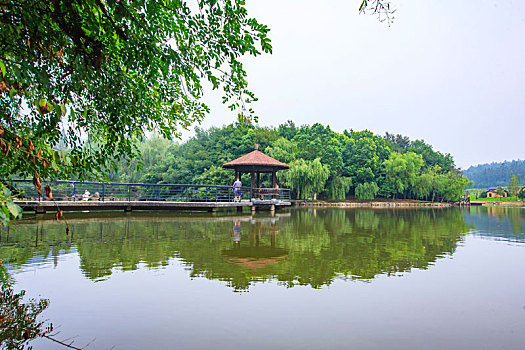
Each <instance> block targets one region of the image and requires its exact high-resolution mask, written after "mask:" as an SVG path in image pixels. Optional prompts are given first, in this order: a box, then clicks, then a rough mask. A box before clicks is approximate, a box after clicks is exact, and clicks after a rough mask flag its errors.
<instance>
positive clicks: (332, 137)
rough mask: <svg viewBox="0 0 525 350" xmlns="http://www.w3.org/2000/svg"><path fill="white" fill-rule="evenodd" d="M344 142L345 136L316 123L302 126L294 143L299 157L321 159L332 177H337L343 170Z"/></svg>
mask: <svg viewBox="0 0 525 350" xmlns="http://www.w3.org/2000/svg"><path fill="white" fill-rule="evenodd" d="M344 140H345V137H344V135H341V134H338V133H336V132H334V131H332V130H331V129H330V126H326V127H325V126H323V125H321V124H319V123H315V124H314V125H312V126H302V127H301V128H300V129H299V130H298V132H297V134H296V135H295V136H294V138H293V140H292V141H294V142H295V143H296V144H297V150H298V154H297V157H299V158H302V159H305V160H314V159H316V158H319V160H320V162H321V163H323V164H325V165H326V166H328V169H329V171H330V175H335V174H338V173H339V172H340V171H341V170H342V169H343V152H342V151H343V145H344Z"/></svg>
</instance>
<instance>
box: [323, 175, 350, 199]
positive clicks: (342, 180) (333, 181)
mask: <svg viewBox="0 0 525 350" xmlns="http://www.w3.org/2000/svg"><path fill="white" fill-rule="evenodd" d="M351 186H352V178H350V177H345V176H332V177H330V179H328V185H327V186H326V192H327V194H328V197H329V198H331V199H335V200H344V199H345V197H346V194H347V193H348V191H350V187H351Z"/></svg>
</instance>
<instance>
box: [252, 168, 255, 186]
mask: <svg viewBox="0 0 525 350" xmlns="http://www.w3.org/2000/svg"><path fill="white" fill-rule="evenodd" d="M252 188H255V173H254V172H252Z"/></svg>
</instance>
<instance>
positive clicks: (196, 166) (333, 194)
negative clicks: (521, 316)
mask: <svg viewBox="0 0 525 350" xmlns="http://www.w3.org/2000/svg"><path fill="white" fill-rule="evenodd" d="M254 144H259V145H260V146H259V149H260V150H261V151H263V152H265V153H266V154H268V155H269V156H271V157H274V158H275V159H277V160H280V161H282V162H284V163H287V164H288V165H290V169H289V170H285V171H280V172H278V173H277V175H278V182H279V185H280V186H281V187H286V188H290V189H292V192H293V196H294V197H295V198H298V199H308V198H312V199H328V200H344V199H345V198H348V197H352V196H355V197H356V198H358V199H363V200H365V199H374V198H376V197H384V198H412V199H423V200H432V201H456V200H457V199H458V198H459V196H460V195H461V194H463V191H464V189H465V188H466V187H467V186H468V184H469V181H468V179H467V178H466V177H464V176H462V174H461V172H460V171H459V170H458V169H457V168H456V167H455V164H454V160H453V158H452V156H451V155H450V154H443V153H441V152H438V151H435V150H434V149H433V148H432V146H431V145H429V144H427V143H425V142H424V141H423V140H415V141H411V140H410V139H409V138H408V137H404V136H402V135H392V134H388V133H387V134H386V135H385V136H384V137H381V136H378V135H375V134H374V133H372V132H371V131H368V130H364V131H354V130H345V131H344V132H343V133H337V132H335V131H333V130H331V129H330V126H324V125H321V124H319V123H316V124H314V125H311V126H309V125H304V126H296V125H295V124H294V123H293V122H291V121H288V122H286V123H284V124H281V125H279V126H278V127H259V126H254V125H246V124H243V123H235V124H230V125H227V126H223V127H220V128H218V127H213V128H211V129H208V130H203V129H199V128H197V129H196V135H195V136H194V137H193V138H191V139H189V140H188V141H187V142H185V143H182V144H177V143H173V142H170V141H167V140H164V139H161V138H156V137H154V138H151V139H149V140H147V141H146V142H144V143H141V144H139V146H138V147H139V150H140V152H141V154H142V160H141V161H133V162H132V163H128V164H125V163H121V164H119V166H118V167H117V168H118V169H115V171H114V172H113V173H112V174H111V175H110V176H109V179H110V180H112V181H122V182H146V183H199V184H224V185H230V184H231V182H232V181H233V172H232V171H231V170H226V169H223V168H222V164H224V163H226V162H228V161H230V160H233V159H235V158H238V157H240V156H242V155H244V154H247V153H249V152H251V151H253V149H254ZM137 167H138V168H137ZM245 181H246V180H245ZM262 181H263V182H266V183H267V184H268V183H269V182H270V178H269V177H266V176H263V177H262Z"/></svg>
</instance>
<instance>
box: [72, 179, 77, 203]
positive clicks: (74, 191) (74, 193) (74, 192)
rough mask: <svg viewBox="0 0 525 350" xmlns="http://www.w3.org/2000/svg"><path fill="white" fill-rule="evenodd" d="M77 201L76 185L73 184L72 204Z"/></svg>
mask: <svg viewBox="0 0 525 350" xmlns="http://www.w3.org/2000/svg"><path fill="white" fill-rule="evenodd" d="M76 200H77V184H76V183H75V182H73V202H75V201H76Z"/></svg>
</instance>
